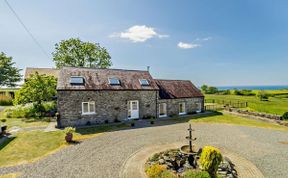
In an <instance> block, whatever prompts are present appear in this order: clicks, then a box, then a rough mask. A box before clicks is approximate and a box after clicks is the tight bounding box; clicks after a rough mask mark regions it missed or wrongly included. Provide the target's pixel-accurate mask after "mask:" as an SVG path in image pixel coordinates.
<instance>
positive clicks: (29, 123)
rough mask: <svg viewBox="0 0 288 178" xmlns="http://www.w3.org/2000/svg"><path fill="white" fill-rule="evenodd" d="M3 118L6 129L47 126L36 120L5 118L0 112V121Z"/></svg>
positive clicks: (44, 122)
mask: <svg viewBox="0 0 288 178" xmlns="http://www.w3.org/2000/svg"><path fill="white" fill-rule="evenodd" d="M2 118H5V119H6V122H5V124H6V125H7V126H8V129H9V128H11V127H13V126H16V127H21V128H25V127H40V126H47V125H48V124H49V122H47V121H41V120H39V119H38V120H37V119H33V118H31V119H21V118H6V117H5V115H4V111H2V112H0V119H2Z"/></svg>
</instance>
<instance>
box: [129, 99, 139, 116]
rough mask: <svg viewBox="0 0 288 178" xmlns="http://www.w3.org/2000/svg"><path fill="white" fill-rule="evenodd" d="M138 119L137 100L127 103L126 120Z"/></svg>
mask: <svg viewBox="0 0 288 178" xmlns="http://www.w3.org/2000/svg"><path fill="white" fill-rule="evenodd" d="M136 118H139V102H138V100H133V101H128V119H136Z"/></svg>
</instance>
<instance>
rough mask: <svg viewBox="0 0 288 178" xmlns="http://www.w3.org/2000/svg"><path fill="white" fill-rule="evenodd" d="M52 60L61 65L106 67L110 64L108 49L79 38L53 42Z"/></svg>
mask: <svg viewBox="0 0 288 178" xmlns="http://www.w3.org/2000/svg"><path fill="white" fill-rule="evenodd" d="M52 54H53V60H54V62H55V64H56V67H57V68H61V67H62V66H73V67H91V68H95V67H98V68H108V67H110V66H111V65H112V62H111V60H110V59H111V57H110V55H109V53H108V51H107V50H106V49H105V48H104V47H101V46H100V45H99V44H98V43H90V42H83V41H81V40H80V39H79V38H70V39H68V40H62V41H61V42H60V43H59V44H55V52H53V53H52Z"/></svg>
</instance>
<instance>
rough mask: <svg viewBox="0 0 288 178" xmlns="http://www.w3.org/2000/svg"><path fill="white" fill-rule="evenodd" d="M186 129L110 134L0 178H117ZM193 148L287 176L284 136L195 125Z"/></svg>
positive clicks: (270, 174)
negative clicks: (145, 150) (225, 153)
mask: <svg viewBox="0 0 288 178" xmlns="http://www.w3.org/2000/svg"><path fill="white" fill-rule="evenodd" d="M187 127H188V124H187V123H186V124H185V123H180V124H173V125H166V126H158V127H148V128H138V129H128V130H122V131H115V132H109V133H106V134H103V135H100V136H98V137H95V138H92V139H88V140H85V141H83V142H82V143H80V144H78V145H74V146H71V147H68V148H65V149H62V150H61V151H59V152H57V153H55V154H53V155H50V156H48V157H46V158H45V159H43V160H40V161H38V162H36V163H34V164H30V165H25V166H18V167H13V168H12V167H11V168H0V174H4V173H9V172H22V176H23V177H53V178H54V177H85V178H88V177H96V178H102V177H103V178H110V177H111V178H116V177H119V172H120V170H121V169H122V165H123V163H124V162H125V160H126V159H127V158H128V157H129V156H130V155H131V154H133V153H134V152H136V151H137V150H139V149H141V148H142V147H144V146H147V145H152V144H162V143H163V144H167V143H173V142H183V143H186V140H185V139H184V138H185V136H186V135H187V134H188V133H187V130H186V129H187ZM192 127H194V128H195V129H196V131H195V133H194V135H195V136H196V137H198V140H197V144H198V145H205V144H209V145H214V146H218V147H224V148H225V149H227V150H230V151H233V152H235V153H237V154H239V155H241V156H243V157H245V158H246V159H248V160H250V161H251V162H253V163H254V164H255V165H256V166H257V167H258V168H259V169H260V170H261V171H262V173H263V174H264V175H265V177H271V178H272V177H273V178H278V177H279V178H284V177H287V175H288V169H287V167H288V158H287V156H288V145H284V144H280V143H279V142H281V141H288V132H282V131H275V130H269V129H261V128H253V127H242V126H231V125H225V124H194V125H193V126H192Z"/></svg>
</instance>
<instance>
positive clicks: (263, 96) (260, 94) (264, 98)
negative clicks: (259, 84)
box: [257, 90, 269, 101]
mask: <svg viewBox="0 0 288 178" xmlns="http://www.w3.org/2000/svg"><path fill="white" fill-rule="evenodd" d="M257 98H259V99H260V101H267V100H268V99H269V95H268V94H267V93H266V92H265V91H263V90H261V91H259V92H258V93H257Z"/></svg>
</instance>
